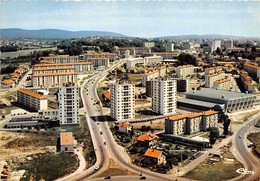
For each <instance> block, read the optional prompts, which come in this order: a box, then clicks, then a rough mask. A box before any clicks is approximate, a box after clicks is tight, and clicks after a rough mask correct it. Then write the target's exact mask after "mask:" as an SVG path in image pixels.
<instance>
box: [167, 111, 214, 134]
mask: <svg viewBox="0 0 260 181" xmlns="http://www.w3.org/2000/svg"><path fill="white" fill-rule="evenodd" d="M210 127H218V112H217V111H212V110H208V111H205V112H199V113H188V114H182V115H175V116H171V117H169V118H168V119H166V120H165V133H166V134H173V135H183V134H192V133H196V132H200V131H206V130H207V128H210Z"/></svg>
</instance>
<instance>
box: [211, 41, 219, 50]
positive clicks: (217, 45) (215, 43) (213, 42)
mask: <svg viewBox="0 0 260 181" xmlns="http://www.w3.org/2000/svg"><path fill="white" fill-rule="evenodd" d="M211 47H212V51H216V50H217V48H221V40H214V41H212V42H211Z"/></svg>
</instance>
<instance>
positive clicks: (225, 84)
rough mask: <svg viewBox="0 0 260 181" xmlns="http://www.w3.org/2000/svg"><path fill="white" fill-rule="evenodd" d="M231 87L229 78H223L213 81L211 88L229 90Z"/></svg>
mask: <svg viewBox="0 0 260 181" xmlns="http://www.w3.org/2000/svg"><path fill="white" fill-rule="evenodd" d="M231 88H232V83H231V80H230V78H224V79H219V80H216V81H214V83H213V89H218V90H230V89H231Z"/></svg>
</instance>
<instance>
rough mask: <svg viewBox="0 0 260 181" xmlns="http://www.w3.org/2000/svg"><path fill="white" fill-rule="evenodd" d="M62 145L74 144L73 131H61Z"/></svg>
mask: <svg viewBox="0 0 260 181" xmlns="http://www.w3.org/2000/svg"><path fill="white" fill-rule="evenodd" d="M60 145H73V135H72V132H62V133H60Z"/></svg>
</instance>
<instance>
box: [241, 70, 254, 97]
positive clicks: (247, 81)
mask: <svg viewBox="0 0 260 181" xmlns="http://www.w3.org/2000/svg"><path fill="white" fill-rule="evenodd" d="M240 79H241V82H242V83H243V86H244V88H245V90H246V91H248V92H249V93H252V92H254V84H253V79H252V78H251V77H250V76H249V75H248V73H247V72H246V71H245V70H241V71H240Z"/></svg>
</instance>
